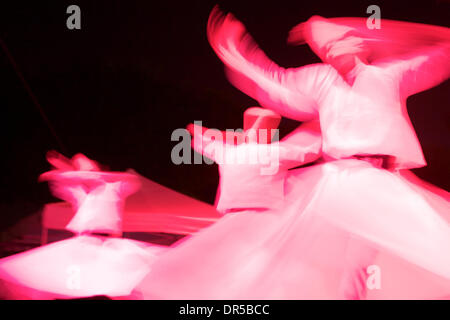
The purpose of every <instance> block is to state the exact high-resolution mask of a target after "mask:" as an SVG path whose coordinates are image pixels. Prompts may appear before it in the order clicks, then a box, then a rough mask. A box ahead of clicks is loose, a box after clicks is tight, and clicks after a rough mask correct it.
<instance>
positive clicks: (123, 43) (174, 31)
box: [0, 0, 450, 227]
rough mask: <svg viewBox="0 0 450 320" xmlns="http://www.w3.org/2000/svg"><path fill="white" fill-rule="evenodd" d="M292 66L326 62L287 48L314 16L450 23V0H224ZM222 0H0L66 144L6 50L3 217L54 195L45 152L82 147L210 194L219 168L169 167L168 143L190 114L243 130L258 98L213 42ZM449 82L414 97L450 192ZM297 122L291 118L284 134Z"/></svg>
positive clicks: (2, 15)
mask: <svg viewBox="0 0 450 320" xmlns="http://www.w3.org/2000/svg"><path fill="white" fill-rule="evenodd" d="M218 2H219V4H220V5H221V7H222V8H223V9H224V10H225V11H231V12H233V13H234V14H235V15H236V16H237V18H239V19H240V20H241V21H242V22H243V23H244V24H245V25H246V27H247V28H248V30H249V32H250V33H251V34H252V35H253V36H254V38H255V40H256V41H257V42H258V43H259V45H260V46H261V48H262V49H263V50H264V51H265V52H266V53H267V54H268V56H269V57H270V58H272V59H274V60H275V61H276V62H277V63H278V64H280V65H282V66H284V67H290V66H300V65H303V64H309V63H314V62H318V61H319V60H318V59H317V58H316V57H315V56H314V54H313V53H312V52H311V51H310V50H309V48H308V47H306V46H302V47H291V46H288V45H286V37H287V33H288V31H289V29H290V28H291V27H293V26H294V25H296V24H297V23H299V22H302V21H305V20H306V19H308V18H309V17H310V16H311V15H313V14H319V15H322V16H325V17H336V16H362V17H365V16H368V14H366V8H367V7H368V6H369V5H371V4H377V5H379V6H380V7H381V16H382V18H387V19H398V20H406V21H414V22H422V23H429V24H436V25H443V26H448V23H449V21H448V20H449V19H448V18H449V12H450V3H449V1H437V0H432V1H418V2H411V1H372V0H371V1H319V0H313V1H311V0H309V1H304V0H297V1H291V2H286V1H267V2H263V1H244V0H241V1H218ZM216 3H217V1H192V0H191V1H178V2H167V1H125V0H121V1H118V0H109V1H98V0H90V1H80V0H71V1H70V2H69V1H61V0H54V1H29V2H23V1H2V3H1V5H0V7H1V8H0V27H1V28H0V37H1V38H2V39H3V41H4V43H6V45H7V46H8V48H9V50H10V52H11V55H12V56H13V57H14V59H15V60H16V62H17V65H18V68H19V69H20V70H21V72H22V73H23V75H24V77H25V79H26V80H27V82H28V83H29V85H30V87H31V88H32V90H33V92H34V93H35V95H36V97H37V99H38V101H39V102H40V104H41V106H42V110H43V111H44V113H45V115H46V116H47V117H48V119H49V121H50V123H51V125H52V126H53V127H54V130H55V132H56V135H57V137H58V138H59V139H60V140H61V141H62V144H63V146H62V147H61V146H59V145H58V143H57V141H56V139H55V137H54V136H53V135H52V134H51V132H50V130H49V127H48V125H47V124H46V123H45V122H44V121H43V118H42V117H41V115H40V113H39V111H38V109H37V108H36V107H35V105H34V104H33V103H32V101H31V99H30V97H29V96H28V95H27V92H26V91H25V89H24V86H23V84H22V83H21V81H20V80H19V78H18V76H17V73H16V71H15V70H14V68H13V67H12V65H11V63H10V61H9V60H8V59H7V57H6V55H5V54H4V51H0V71H1V72H0V107H1V109H0V110H1V120H2V124H1V126H0V127H1V130H2V131H1V140H0V141H1V144H0V146H1V150H2V156H1V169H2V173H1V174H0V181H1V182H0V186H1V192H0V194H1V198H0V214H1V217H0V224H1V226H2V227H6V226H8V225H11V224H12V223H14V222H15V221H17V220H19V219H20V218H21V217H24V216H26V215H28V214H30V213H32V212H34V211H36V210H37V209H39V208H40V207H41V206H42V204H44V203H45V202H48V201H51V200H52V197H51V196H50V194H49V191H48V187H47V185H46V184H43V183H38V182H37V177H38V176H39V174H40V173H42V172H44V171H46V170H47V169H48V168H49V165H48V164H47V163H46V161H45V153H46V151H48V150H51V149H56V150H59V151H61V152H64V153H65V154H66V155H67V156H72V155H74V154H75V153H77V152H82V153H84V154H86V155H87V156H89V157H91V158H93V159H96V160H98V161H99V162H101V163H104V164H106V165H109V166H110V167H111V169H113V170H124V169H126V168H134V169H136V170H137V171H138V172H140V173H141V174H143V175H145V176H147V177H148V178H150V179H152V180H154V181H156V182H159V183H161V184H164V185H166V186H168V187H170V188H173V189H175V190H178V191H180V192H183V193H185V194H188V195H190V196H192V197H195V198H198V199H201V200H204V201H207V202H210V203H212V202H213V200H214V195H215V191H216V186H217V183H218V174H217V170H216V167H215V166H208V165H206V164H203V165H181V166H176V165H174V164H172V162H171V159H170V152H171V149H172V147H173V146H174V145H175V144H176V143H175V142H172V141H171V140H170V137H171V133H172V131H173V130H174V129H176V128H182V127H185V126H186V124H188V123H189V122H192V121H193V120H202V121H203V123H204V125H206V126H208V127H216V128H221V129H225V128H241V127H242V112H243V111H244V110H245V108H246V107H249V106H252V105H254V104H255V102H254V101H253V100H252V99H250V98H248V97H246V96H245V95H244V94H242V93H241V92H239V91H238V90H237V89H235V88H234V87H232V86H231V85H230V84H229V83H228V82H227V80H226V78H225V76H224V73H223V66H222V63H221V62H220V61H219V59H218V58H217V57H216V56H215V54H214V53H213V51H212V50H211V48H210V47H209V44H208V42H207V39H206V22H207V19H208V15H209V13H210V11H211V9H212V8H213V6H214V5H215V4H216ZM71 4H77V5H78V6H80V8H81V30H68V29H67V28H66V19H67V17H68V14H66V8H67V7H68V6H69V5H71ZM449 101H450V94H449V82H448V81H447V82H446V83H444V84H442V85H440V86H439V87H436V88H433V89H432V90H429V91H427V92H423V93H420V94H418V95H416V96H413V97H411V98H410V99H409V100H408V108H409V112H410V116H411V120H412V122H413V125H414V127H415V129H416V131H417V134H418V136H419V139H420V141H421V143H422V146H423V150H424V153H425V157H426V159H427V161H428V166H427V167H425V168H421V169H417V170H414V172H415V173H416V174H417V175H419V176H420V177H421V178H423V179H425V180H427V181H429V182H432V183H433V184H435V185H437V186H439V187H441V188H444V189H447V190H448V189H449V183H450V179H449V170H448V163H449V162H450V161H449V160H450V153H449V150H450V142H449V127H450V117H449V115H450V113H449V108H448V103H449ZM296 125H297V123H295V122H293V121H289V120H283V122H282V124H281V133H282V135H283V133H286V132H288V131H289V130H291V129H293V128H294V127H295V126H296Z"/></svg>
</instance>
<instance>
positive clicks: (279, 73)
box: [208, 7, 334, 121]
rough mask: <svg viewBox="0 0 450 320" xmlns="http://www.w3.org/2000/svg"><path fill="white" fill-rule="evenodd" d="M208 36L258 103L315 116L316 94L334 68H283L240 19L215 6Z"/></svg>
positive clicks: (293, 115) (286, 112) (287, 112)
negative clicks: (252, 35)
mask: <svg viewBox="0 0 450 320" xmlns="http://www.w3.org/2000/svg"><path fill="white" fill-rule="evenodd" d="M208 39H209V42H210V44H211V46H212V48H213V49H214V51H215V52H216V54H217V55H218V57H219V58H220V59H221V60H222V61H223V63H224V64H225V65H226V72H227V75H228V77H229V79H230V81H231V82H232V83H233V84H234V85H235V86H236V87H237V88H238V89H240V90H241V91H243V92H244V93H246V94H247V95H249V96H250V97H252V98H254V99H255V100H257V101H258V102H259V103H260V105H261V106H263V107H265V108H268V109H272V110H274V111H275V112H277V113H279V114H281V115H283V116H285V117H287V118H292V119H295V120H299V121H306V120H310V119H314V118H317V100H318V95H319V94H320V93H321V92H322V91H323V90H322V86H323V85H324V80H327V77H328V76H329V75H330V73H332V72H334V70H332V67H331V66H328V65H324V64H316V65H310V66H306V67H302V68H294V69H285V68H282V67H280V66H278V65H277V64H276V63H274V62H273V61H271V60H270V59H269V58H268V57H267V56H266V55H265V54H264V53H263V52H262V51H261V50H260V49H259V48H258V46H257V45H256V44H255V42H254V41H253V39H252V37H251V36H250V35H249V34H248V33H247V32H246V30H245V27H244V26H243V25H242V23H241V22H239V21H238V20H236V19H235V18H234V17H233V16H232V15H231V14H228V15H226V16H225V15H224V14H223V13H222V12H221V11H220V10H219V9H218V8H217V7H216V8H214V9H213V11H212V12H211V15H210V17H209V21H208Z"/></svg>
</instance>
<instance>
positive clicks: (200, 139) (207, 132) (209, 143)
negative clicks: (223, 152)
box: [186, 123, 224, 161]
mask: <svg viewBox="0 0 450 320" xmlns="http://www.w3.org/2000/svg"><path fill="white" fill-rule="evenodd" d="M186 129H187V130H188V131H189V133H190V134H191V136H192V143H191V145H192V148H193V149H194V150H195V151H197V152H198V153H201V154H203V155H204V156H206V157H208V158H209V159H211V160H214V161H216V158H217V157H216V153H217V152H218V151H219V148H221V146H222V145H223V140H224V137H223V134H222V131H220V130H216V129H209V128H206V127H202V126H199V125H197V124H193V123H190V124H189V125H188V126H187V128H186Z"/></svg>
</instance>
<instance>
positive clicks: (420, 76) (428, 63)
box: [378, 41, 450, 98]
mask: <svg viewBox="0 0 450 320" xmlns="http://www.w3.org/2000/svg"><path fill="white" fill-rule="evenodd" d="M378 65H379V66H381V67H384V68H386V69H387V70H388V71H389V72H390V73H391V74H392V75H393V76H395V77H398V79H399V86H400V93H401V95H402V97H404V98H406V97H408V96H410V95H413V94H416V93H418V92H422V91H425V90H428V89H430V88H432V87H435V86H437V85H438V84H440V83H441V82H444V81H445V80H447V79H448V78H449V77H450V41H449V42H443V43H438V44H436V45H434V46H427V47H423V48H420V49H417V50H415V51H413V52H411V53H409V54H407V55H403V56H401V57H397V58H396V59H395V60H391V61H383V62H380V63H378Z"/></svg>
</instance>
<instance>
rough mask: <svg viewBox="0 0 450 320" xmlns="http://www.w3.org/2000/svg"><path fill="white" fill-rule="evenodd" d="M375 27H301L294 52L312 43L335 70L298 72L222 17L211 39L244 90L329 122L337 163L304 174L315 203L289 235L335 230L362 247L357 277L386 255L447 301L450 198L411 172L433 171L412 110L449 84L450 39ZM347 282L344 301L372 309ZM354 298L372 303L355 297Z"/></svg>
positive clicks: (294, 114) (442, 32)
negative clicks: (424, 275)
mask: <svg viewBox="0 0 450 320" xmlns="http://www.w3.org/2000/svg"><path fill="white" fill-rule="evenodd" d="M365 22H366V21H365V19H361V18H334V19H325V18H322V17H318V16H315V17H312V18H311V19H310V20H308V21H307V22H305V23H302V24H301V25H299V26H297V27H295V28H294V29H293V30H292V31H291V34H290V37H289V41H290V42H292V43H307V44H308V45H309V46H310V48H311V49H312V50H313V51H314V52H315V53H316V54H317V55H318V56H319V57H320V58H321V59H322V61H323V62H324V63H319V64H313V65H308V66H304V67H300V68H291V69H285V68H282V67H279V66H278V65H276V64H275V63H274V62H272V61H270V60H269V59H268V58H267V56H266V55H265V54H264V53H263V52H262V51H261V50H260V49H259V48H258V47H257V45H256V44H255V43H254V41H253V39H252V38H251V36H250V35H249V34H248V33H247V32H246V30H245V27H244V26H243V25H242V24H241V23H240V22H239V21H237V20H236V19H235V18H234V17H233V16H232V15H231V14H228V15H223V14H222V13H221V12H220V11H219V9H217V8H215V9H214V10H213V12H212V13H211V15H210V19H209V21H208V39H209V41H210V43H211V46H212V48H213V49H214V51H215V52H216V54H217V55H218V57H219V58H220V59H221V60H222V61H223V62H224V64H225V66H226V72H227V75H228V78H229V79H230V81H231V82H232V83H233V84H234V85H235V86H236V87H237V88H239V89H240V90H242V91H243V92H244V93H246V94H248V95H249V96H251V97H252V98H254V99H256V100H257V101H258V102H259V103H260V104H261V105H262V106H263V107H266V108H268V109H271V110H274V111H276V112H278V113H280V114H281V115H283V116H286V117H288V118H292V119H295V120H298V121H306V120H311V119H317V120H319V121H320V127H321V131H322V136H323V144H322V152H323V155H324V159H326V160H327V162H326V163H324V164H319V165H317V166H314V167H315V168H311V169H310V170H313V171H314V170H318V172H319V176H318V177H317V176H315V177H314V179H310V181H307V179H306V178H307V177H308V176H307V175H299V177H298V182H297V183H298V185H299V186H305V185H308V184H309V186H310V188H308V189H304V190H302V192H306V193H311V196H310V197H309V200H308V201H309V203H308V204H307V205H305V204H302V203H300V202H293V203H291V204H290V205H287V208H289V210H293V211H294V212H295V211H297V215H295V214H292V216H291V217H292V221H291V224H290V225H291V226H292V227H293V228H299V227H300V225H303V226H304V227H305V228H307V227H306V226H305V225H306V224H305V217H311V219H321V220H323V222H324V223H326V222H328V223H331V224H332V225H334V226H336V227H338V228H339V229H340V230H343V231H345V232H347V233H348V234H349V235H351V236H352V237H354V241H356V242H353V243H354V244H355V246H354V247H353V248H349V250H348V251H347V257H346V260H348V261H349V266H348V267H347V268H346V270H348V271H349V272H350V273H353V272H355V273H360V271H359V270H362V268H364V266H366V265H367V264H368V263H370V261H371V260H372V259H373V257H371V254H370V252H377V251H378V250H379V252H383V251H385V252H389V253H390V254H394V255H396V256H398V257H400V258H402V259H405V260H407V261H409V262H410V263H413V264H414V265H417V266H420V267H421V268H423V271H424V272H431V273H433V274H436V275H439V276H440V277H443V278H442V279H444V281H443V282H442V285H443V286H444V289H443V291H440V289H442V288H439V289H437V290H436V292H435V294H436V295H437V296H439V295H441V296H445V295H448V294H449V293H450V283H449V281H448V280H450V226H449V220H450V217H449V212H450V207H449V201H448V200H449V199H450V197H449V196H448V192H446V191H444V190H439V191H438V192H436V189H437V188H433V189H434V190H432V191H431V189H428V188H427V189H426V188H424V186H425V184H423V183H421V182H420V181H419V180H418V179H417V178H415V177H414V178H413V176H412V174H404V172H402V170H403V171H404V170H406V169H410V168H416V167H421V166H424V165H425V164H426V162H425V159H424V157H423V154H422V150H421V147H420V144H419V141H418V139H417V136H416V134H415V132H414V129H413V127H412V125H411V122H410V120H409V117H408V114H407V110H406V99H407V97H408V96H410V95H413V94H415V93H418V92H421V91H424V90H427V89H429V88H431V87H433V86H436V85H438V84H439V83H441V82H443V81H445V80H446V79H448V77H449V75H450V59H449V57H450V30H449V29H448V28H444V27H437V26H426V25H421V24H415V23H406V22H399V21H385V20H383V21H382V23H381V25H382V28H381V29H380V30H377V29H373V30H370V29H368V28H366V24H365ZM300 176H301V179H300ZM407 177H408V178H407ZM290 181H291V183H292V186H293V188H295V187H296V183H295V179H293V177H291V179H290ZM296 206H297V208H296ZM312 217H315V218H312ZM418 234H420V235H421V237H418V236H417V235H418ZM292 241H294V239H293V238H292V239H291V242H292ZM298 241H301V239H298ZM324 250H325V252H322V253H321V254H326V252H329V250H328V249H327V248H324ZM372 250H374V251H372ZM368 253H369V254H368ZM329 263H330V264H333V263H335V262H334V261H332V260H330V261H329ZM353 268H354V269H355V270H354V271H352V269H353ZM425 270H427V271H425ZM344 278H345V277H344ZM347 278H348V279H349V280H348V281H347V280H345V279H344V280H343V281H344V282H346V281H347V283H343V284H341V292H342V296H343V297H344V298H363V297H364V290H359V289H358V287H361V284H352V283H350V282H351V281H357V280H351V279H352V277H351V276H349V277H347ZM353 278H354V279H356V278H357V277H356V276H355V277H353ZM363 285H364V283H363ZM349 287H353V288H354V289H357V291H360V292H361V293H360V294H357V295H354V294H348V293H346V292H348V290H347V289H348V288H349ZM350 291H353V292H354V290H350ZM431 297H433V296H431ZM434 297H436V296H434Z"/></svg>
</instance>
